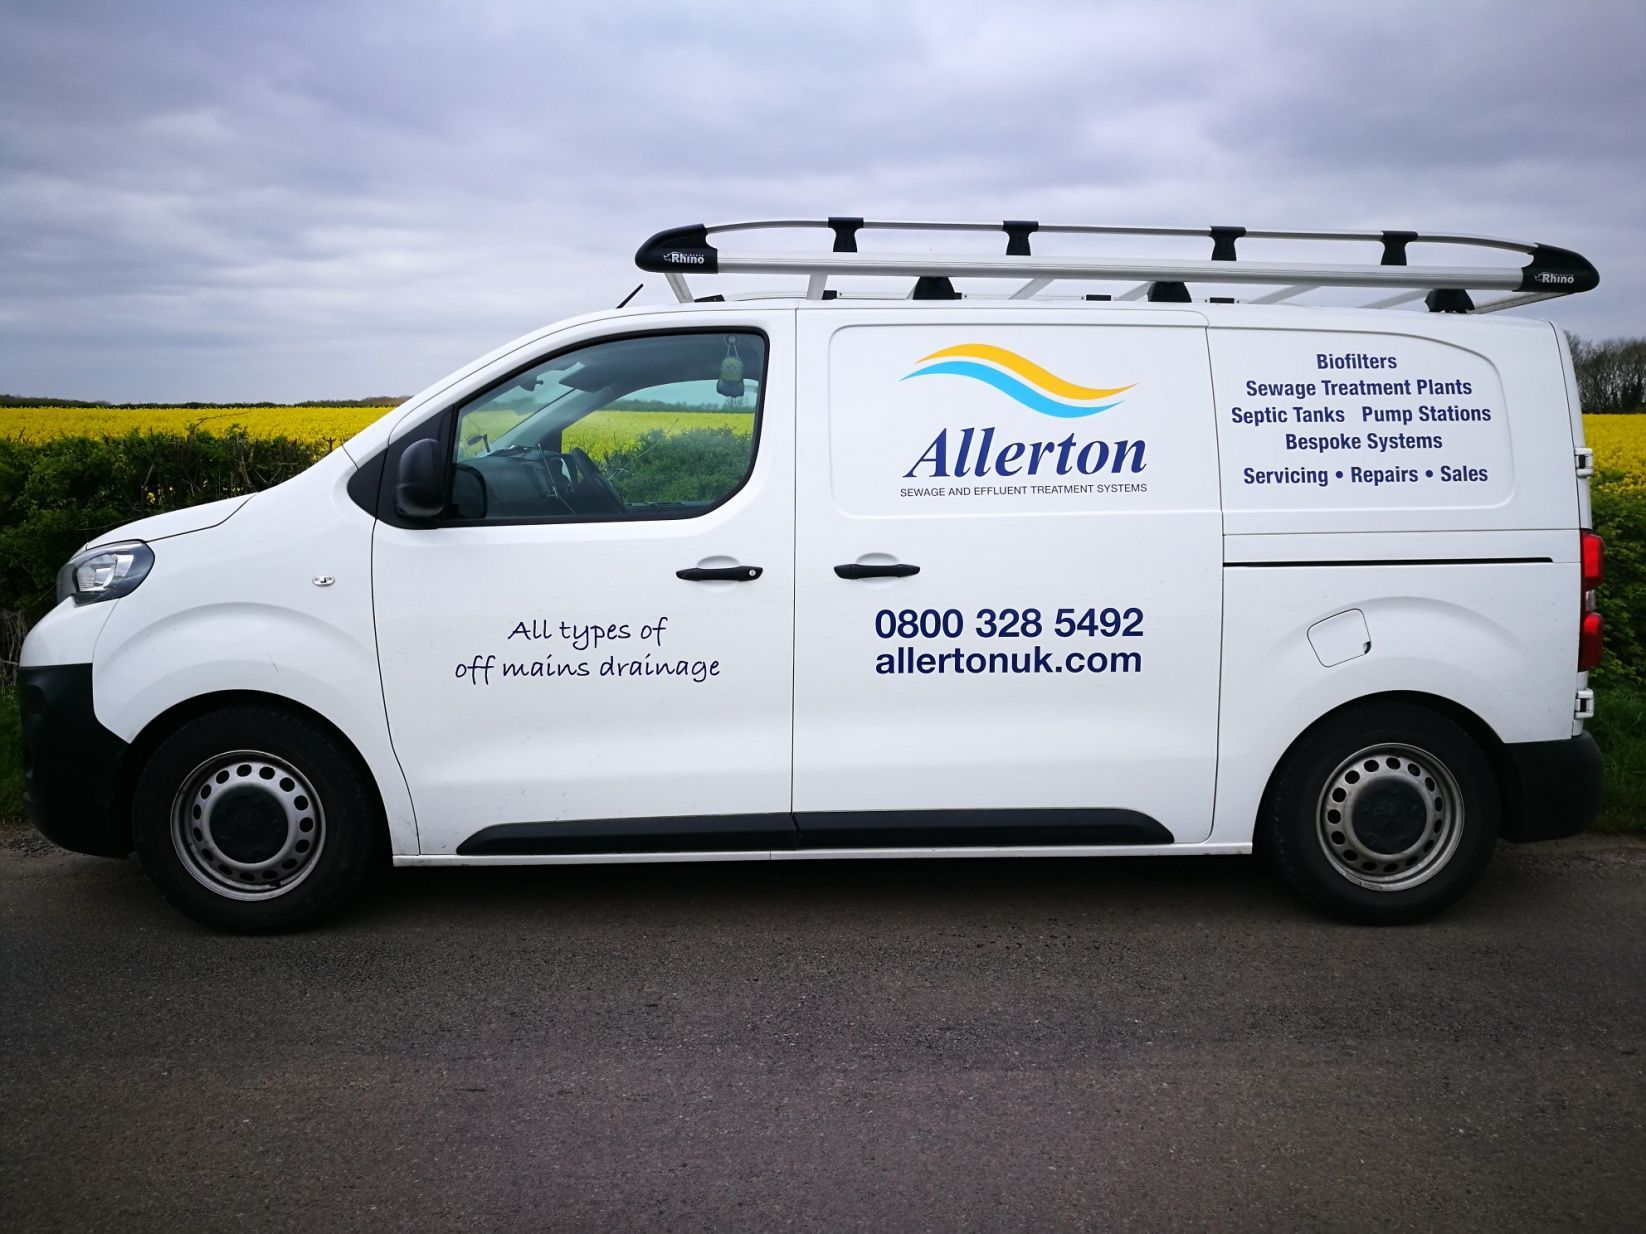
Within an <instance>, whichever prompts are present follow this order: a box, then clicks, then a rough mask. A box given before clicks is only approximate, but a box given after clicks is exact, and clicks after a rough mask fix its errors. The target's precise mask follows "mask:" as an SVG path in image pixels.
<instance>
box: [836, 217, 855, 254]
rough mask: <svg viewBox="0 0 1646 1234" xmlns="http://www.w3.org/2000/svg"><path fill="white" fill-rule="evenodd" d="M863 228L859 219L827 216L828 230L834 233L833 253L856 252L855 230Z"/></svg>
mask: <svg viewBox="0 0 1646 1234" xmlns="http://www.w3.org/2000/svg"><path fill="white" fill-rule="evenodd" d="M861 226H863V220H862V219H860V218H843V217H841V216H839V215H830V216H829V229H830V230H831V231H833V232H834V251H835V252H836V253H855V252H857V229H858V228H859V227H861Z"/></svg>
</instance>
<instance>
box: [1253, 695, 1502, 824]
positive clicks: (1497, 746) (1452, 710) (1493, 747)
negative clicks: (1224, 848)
mask: <svg viewBox="0 0 1646 1234" xmlns="http://www.w3.org/2000/svg"><path fill="white" fill-rule="evenodd" d="M1378 703H1405V704H1408V705H1410V706H1416V707H1423V708H1426V709H1428V710H1429V711H1433V712H1435V713H1436V714H1437V715H1441V716H1444V717H1445V718H1446V719H1448V720H1450V721H1452V722H1453V723H1454V724H1456V725H1457V726H1458V727H1459V728H1461V729H1462V730H1463V731H1464V732H1465V733H1467V734H1468V735H1469V739H1470V740H1471V741H1473V742H1474V743H1475V744H1476V745H1477V746H1479V747H1480V751H1481V753H1482V754H1484V755H1485V756H1486V761H1487V762H1488V763H1490V764H1491V767H1492V774H1493V776H1494V777H1495V779H1496V780H1497V787H1498V798H1499V801H1500V802H1501V808H1502V811H1503V816H1504V821H1505V823H1510V822H1518V821H1519V817H1520V816H1519V811H1520V810H1521V809H1522V803H1521V801H1520V797H1519V793H1518V791H1517V789H1518V784H1517V782H1516V780H1515V767H1514V760H1513V759H1511V758H1510V757H1509V754H1508V751H1507V749H1506V748H1505V746H1504V742H1503V739H1502V738H1501V737H1499V736H1498V735H1497V733H1496V731H1495V730H1493V728H1492V726H1491V725H1490V724H1488V723H1486V721H1485V720H1484V719H1482V718H1481V717H1480V716H1479V715H1477V714H1476V713H1475V712H1473V711H1471V710H1470V709H1469V708H1467V707H1465V706H1463V704H1461V703H1459V702H1457V701H1456V700H1455V699H1449V698H1443V697H1441V696H1440V695H1438V694H1426V693H1423V692H1422V691H1419V690H1386V691H1383V692H1380V693H1377V694H1363V695H1361V696H1360V697H1358V698H1352V699H1348V700H1347V701H1345V702H1342V703H1339V704H1338V705H1337V706H1335V707H1332V708H1330V709H1329V710H1327V711H1324V712H1322V713H1321V714H1320V715H1318V716H1316V717H1315V718H1314V719H1313V720H1311V721H1310V722H1309V723H1308V724H1306V725H1304V726H1303V727H1302V728H1301V729H1299V730H1298V732H1297V734H1296V735H1295V736H1294V737H1293V738H1292V740H1291V741H1290V742H1289V743H1288V744H1287V746H1286V749H1285V750H1284V751H1283V752H1282V753H1281V755H1280V757H1279V758H1278V759H1276V760H1275V764H1274V766H1273V767H1271V768H1270V769H1269V778H1268V780H1267V781H1266V782H1265V784H1264V786H1263V794H1262V796H1261V798H1260V799H1259V802H1258V815H1257V817H1261V816H1262V814H1263V812H1264V811H1265V810H1267V809H1268V808H1269V805H1270V803H1271V801H1272V800H1273V794H1274V791H1275V782H1276V780H1278V779H1279V777H1280V771H1281V768H1282V767H1284V766H1285V764H1286V761H1287V760H1288V759H1289V758H1291V756H1292V752H1293V751H1294V750H1296V749H1297V747H1298V746H1299V745H1301V744H1302V743H1303V741H1304V740H1305V739H1306V738H1308V736H1309V735H1310V734H1311V733H1313V732H1314V731H1315V730H1317V729H1318V728H1320V727H1321V726H1322V725H1323V724H1327V723H1330V722H1331V721H1332V720H1334V719H1336V718H1337V717H1338V716H1340V715H1342V714H1343V713H1344V712H1345V711H1352V710H1353V709H1355V708H1356V707H1365V706H1368V705H1375V704H1378ZM1253 823H1254V827H1253V836H1252V839H1253V846H1254V848H1260V847H1261V845H1262V843H1263V838H1262V828H1261V827H1257V826H1256V825H1255V824H1256V818H1254V819H1253Z"/></svg>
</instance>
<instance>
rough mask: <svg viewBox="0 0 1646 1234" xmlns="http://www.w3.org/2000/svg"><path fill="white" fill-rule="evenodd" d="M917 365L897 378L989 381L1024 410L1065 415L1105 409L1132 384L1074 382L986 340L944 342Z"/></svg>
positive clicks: (1068, 417) (1065, 416)
mask: <svg viewBox="0 0 1646 1234" xmlns="http://www.w3.org/2000/svg"><path fill="white" fill-rule="evenodd" d="M920 365H921V367H918V368H916V369H915V370H914V372H912V373H908V374H906V375H905V376H904V377H903V378H902V380H904V381H908V380H909V378H911V377H965V378H969V379H970V380H972V381H980V382H982V383H983V384H984V385H987V386H993V387H994V388H995V389H996V390H999V391H1000V392H1001V393H1002V394H1004V395H1006V396H1007V397H1008V398H1011V399H1015V400H1016V401H1017V402H1018V403H1021V404H1022V405H1023V406H1024V407H1027V408H1028V409H1029V410H1030V411H1038V412H1039V413H1040V414H1041V415H1044V416H1057V417H1058V418H1059V419H1065V420H1067V419H1077V418H1079V417H1082V416H1095V415H1096V414H1097V413H1098V412H1100V411H1108V410H1109V409H1110V408H1111V407H1115V406H1117V405H1118V404H1119V403H1120V402H1121V400H1120V398H1119V397H1118V396H1119V395H1122V394H1124V393H1125V392H1126V391H1127V390H1130V389H1132V388H1133V387H1134V386H1135V384H1136V383H1133V385H1131V386H1112V387H1109V388H1101V387H1097V386H1081V385H1076V384H1075V383H1074V382H1072V381H1068V380H1066V379H1065V378H1062V377H1059V376H1058V375H1057V374H1056V373H1053V372H1051V371H1049V370H1048V369H1045V368H1042V367H1041V366H1040V365H1038V364H1036V363H1035V362H1034V361H1033V360H1030V359H1028V358H1026V357H1024V356H1020V355H1018V354H1017V352H1015V351H1008V350H1007V349H1006V348H1004V347H996V346H995V345H994V344H992V343H959V344H957V345H956V346H953V347H945V348H943V349H942V350H941V351H934V352H932V354H931V355H929V356H926V357H924V358H923V359H922V360H921V361H920Z"/></svg>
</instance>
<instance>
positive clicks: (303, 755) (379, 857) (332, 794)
mask: <svg viewBox="0 0 1646 1234" xmlns="http://www.w3.org/2000/svg"><path fill="white" fill-rule="evenodd" d="M132 839H133V841H134V844H135V847H136V849H137V855H138V858H139V860H141V862H142V864H143V870H144V872H145V873H146V874H147V875H148V877H149V879H150V881H151V882H153V884H154V886H155V888H156V889H157V890H158V891H159V892H160V894H161V896H162V897H164V898H165V900H166V901H167V902H168V903H170V904H171V905H172V906H173V907H174V908H177V909H178V910H180V911H181V912H183V913H185V914H186V915H188V916H189V917H192V918H193V919H194V920H196V921H198V922H200V923H201V924H203V925H207V926H210V927H212V928H213V929H216V930H224V931H228V932H230V933H235V934H278V933H283V932H285V931H289V930H301V929H304V928H305V927H308V926H311V925H314V924H315V923H316V922H318V921H320V920H321V919H322V918H324V917H326V916H328V915H329V914H331V913H333V912H335V911H336V910H337V909H338V908H340V907H341V906H342V905H344V904H345V903H347V902H348V901H349V900H351V899H353V898H354V897H355V896H356V895H358V894H359V893H360V892H361V891H363V890H364V889H365V888H366V886H367V885H368V884H369V883H370V882H372V881H373V879H374V878H375V877H377V876H378V875H379V874H380V873H381V872H382V871H384V870H385V869H386V868H387V866H388V854H389V849H388V837H387V830H386V828H385V827H384V824H383V819H382V808H381V806H380V804H379V802H378V799H377V795H376V792H375V790H374V788H373V787H372V785H371V784H370V783H369V781H368V780H367V777H366V774H365V771H364V769H362V768H361V767H360V766H359V763H358V761H357V759H356V757H355V755H354V752H353V750H351V749H350V748H349V747H348V745H347V744H345V743H344V742H343V740H342V739H341V738H340V737H339V736H337V734H335V733H333V732H332V731H331V730H329V729H327V728H325V727H323V726H321V725H319V724H316V723H314V722H313V721H311V720H308V719H305V718H303V717H301V716H299V715H296V714H294V713H291V712H287V711H282V710H279V709H278V708H274V707H262V706H240V707H229V708H224V709H223V710H220V711H214V712H211V713H210V714H208V715H204V716H200V717H198V718H196V719H194V720H191V721H189V722H188V723H187V724H185V725H183V726H182V727H181V728H179V729H178V730H177V731H176V732H175V733H173V734H171V736H169V737H167V738H166V739H165V740H164V741H162V742H161V743H160V745H159V746H158V747H157V748H156V749H155V751H154V753H153V754H152V755H151V756H150V757H149V760H148V762H147V764H146V765H145V766H144V767H143V770H142V773H141V774H140V775H139V777H138V780H137V785H136V790H135V792H134V794H133V800H132Z"/></svg>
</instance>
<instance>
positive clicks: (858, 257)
mask: <svg viewBox="0 0 1646 1234" xmlns="http://www.w3.org/2000/svg"><path fill="white" fill-rule="evenodd" d="M794 228H820V229H827V230H829V231H831V232H833V233H834V243H833V246H832V248H831V250H830V251H829V252H826V253H778V252H765V251H758V250H757V251H752V252H746V253H736V252H728V251H725V250H723V249H720V248H717V247H716V246H715V245H713V244H711V243H710V242H709V237H711V236H720V235H725V234H727V233H731V232H748V231H768V230H790V229H794ZM864 231H931V232H941V231H982V232H989V231H998V232H1001V233H1003V234H1004V235H1005V237H1006V251H1005V252H1004V253H1003V254H1002V255H1000V256H998V257H984V256H977V255H971V254H953V255H943V254H902V253H862V252H859V251H858V247H857V237H858V234H859V233H860V232H864ZM1047 235H1084V236H1200V237H1204V238H1206V239H1208V240H1210V241H1211V242H1212V251H1211V255H1210V257H1209V259H1207V260H1205V261H1184V260H1160V261H1138V260H1120V259H1115V258H1105V257H1087V256H1078V257H1076V256H1068V257H1060V256H1056V255H1051V254H1037V253H1035V252H1034V251H1033V250H1032V248H1031V245H1030V237H1031V236H1037V237H1038V236H1047ZM1242 239H1252V240H1296V241H1326V242H1332V243H1341V242H1343V241H1363V242H1365V243H1368V244H1376V245H1379V246H1381V252H1380V255H1379V259H1378V261H1377V262H1376V263H1375V264H1371V263H1368V264H1364V265H1345V264H1339V263H1333V264H1318V265H1317V264H1309V263H1279V262H1254V261H1247V260H1243V259H1241V258H1239V257H1238V256H1237V255H1236V253H1235V246H1236V243H1237V242H1238V241H1240V240H1242ZM1413 244H1424V245H1429V244H1446V245H1468V246H1473V247H1476V248H1488V249H1497V250H1502V251H1507V252H1512V253H1522V254H1525V255H1526V256H1527V257H1529V258H1530V260H1528V261H1527V263H1526V264H1525V265H1524V266H1521V267H1518V268H1515V267H1509V266H1498V267H1493V266H1415V265H1410V264H1408V263H1407V259H1406V250H1407V247H1408V246H1409V245H1413ZM1368 256H1370V254H1368ZM634 260H635V264H636V265H638V266H639V267H640V268H641V269H642V270H648V271H651V272H653V273H658V274H662V275H664V276H666V278H667V279H668V283H669V286H670V288H671V289H672V290H673V291H674V294H675V297H676V299H678V300H680V301H681V302H682V303H688V302H690V301H691V300H692V299H693V296H692V294H691V289H690V288H689V287H688V285H687V283H686V275H687V274H804V275H806V276H808V283H807V288H806V295H807V297H808V298H809V299H813V300H824V299H834V298H835V296H836V295H837V294H838V293H837V292H835V291H832V290H829V289H828V286H827V284H828V280H829V278H830V277H831V276H834V275H902V276H907V277H912V278H913V279H914V280H915V283H914V287H913V289H912V290H911V292H910V294H909V297H908V298H912V299H917V300H926V299H933V300H936V299H945V300H946V299H958V298H960V296H959V293H957V292H956V291H955V290H954V284H953V283H952V282H951V281H950V280H951V279H953V278H997V279H1021V280H1023V282H1022V284H1021V285H1020V286H1019V287H1017V288H1016V289H1014V290H1013V291H1011V292H1010V293H1008V294H1009V296H1010V298H1011V299H1014V300H1026V299H1033V298H1036V297H1038V296H1040V294H1041V293H1042V292H1043V291H1044V290H1045V289H1046V288H1047V287H1049V286H1051V285H1052V284H1053V283H1055V282H1057V281H1058V280H1060V279H1090V280H1120V281H1126V282H1130V283H1133V284H1135V285H1134V286H1131V287H1129V288H1128V289H1127V290H1125V291H1123V292H1120V293H1118V294H1116V295H1114V296H1113V297H1112V298H1113V299H1115V300H1141V299H1145V298H1147V299H1148V300H1150V301H1154V302H1157V303H1160V302H1164V303H1179V304H1182V303H1188V302H1190V300H1191V297H1190V295H1189V291H1188V286H1187V285H1188V284H1189V283H1248V284H1251V283H1255V284H1275V285H1277V287H1278V290H1275V291H1272V292H1268V293H1266V294H1264V295H1261V296H1258V297H1256V298H1255V299H1254V300H1252V301H1250V303H1253V304H1277V303H1279V302H1280V301H1282V300H1289V299H1291V298H1292V297H1294V296H1298V295H1301V294H1302V293H1304V292H1306V291H1312V290H1314V289H1316V288H1320V287H1369V288H1377V289H1380V290H1386V291H1390V292H1393V293H1394V294H1391V295H1387V296H1384V297H1381V298H1379V299H1377V300H1374V301H1372V302H1371V303H1370V304H1366V305H1364V306H1362V307H1365V308H1393V307H1395V306H1397V305H1401V304H1406V303H1409V302H1411V301H1414V300H1424V301H1425V302H1426V304H1427V307H1428V309H1429V311H1430V312H1434V313H1467V312H1476V313H1488V312H1495V311H1496V310H1498V309H1506V308H1515V307H1517V306H1519V305H1522V304H1533V303H1535V302H1537V301H1539V300H1548V299H1552V298H1554V297H1556V296H1568V295H1573V294H1575V293H1577V292H1580V291H1589V290H1591V289H1593V288H1594V287H1595V286H1596V285H1597V284H1598V283H1599V282H1600V275H1599V274H1598V273H1597V272H1596V270H1595V268H1594V266H1593V265H1591V264H1590V263H1589V262H1588V261H1587V260H1586V259H1585V258H1583V257H1581V256H1579V255H1578V254H1577V253H1574V252H1571V251H1570V250H1569V249H1562V248H1555V247H1553V246H1552V245H1548V244H1524V243H1521V242H1520V241H1517V240H1496V239H1492V238H1491V237H1488V236H1464V235H1452V234H1448V233H1441V232H1433V233H1426V232H1416V231H1272V230H1261V229H1257V228H1245V227H1113V226H1104V225H1089V224H1064V223H1037V222H1031V221H1028V220H1022V219H1008V220H1006V221H1004V222H1000V223H944V222H935V223H920V222H906V221H892V220H879V219H862V218H842V217H833V218H827V219H772V220H766V221H758V222H747V223H721V224H718V225H716V226H712V227H711V226H707V225H704V224H701V223H699V224H693V225H692V226H688V227H673V228H670V229H668V230H667V231H660V232H658V233H657V234H656V235H655V236H653V237H652V238H651V239H649V240H647V241H646V243H645V244H643V245H641V246H640V251H639V252H637V253H636V254H635V256H634ZM1470 289H1474V290H1476V291H1504V292H1508V293H1510V294H1509V295H1506V296H1503V297H1500V298H1499V299H1496V300H1490V301H1488V302H1486V303H1484V304H1480V305H1477V304H1475V303H1474V301H1473V299H1472V298H1471V297H1470V295H1469V291H1470ZM705 298H712V299H720V298H722V297H719V296H715V297H705ZM899 298H902V297H899ZM1085 298H1086V299H1109V298H1111V297H1108V296H1087V297H1085ZM1211 299H1214V300H1217V301H1218V302H1221V303H1228V302H1229V301H1228V300H1227V299H1226V298H1221V297H1212V298H1211Z"/></svg>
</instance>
